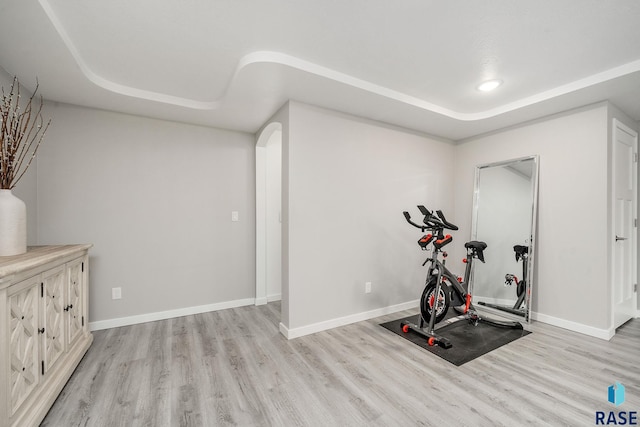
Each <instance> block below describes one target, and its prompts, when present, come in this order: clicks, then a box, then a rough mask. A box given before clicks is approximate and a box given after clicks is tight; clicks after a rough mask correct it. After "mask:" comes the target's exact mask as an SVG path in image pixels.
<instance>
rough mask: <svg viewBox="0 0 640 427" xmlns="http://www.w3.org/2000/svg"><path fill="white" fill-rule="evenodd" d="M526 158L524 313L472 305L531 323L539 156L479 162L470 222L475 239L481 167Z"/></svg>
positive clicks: (481, 309)
mask: <svg viewBox="0 0 640 427" xmlns="http://www.w3.org/2000/svg"><path fill="white" fill-rule="evenodd" d="M527 160H533V169H532V174H531V181H532V182H531V195H532V199H533V200H532V204H531V209H532V211H531V238H530V239H529V258H528V260H529V261H528V265H527V284H526V285H527V286H526V289H525V300H524V306H525V313H524V319H523V317H522V316H519V315H517V314H512V313H509V312H506V311H502V310H499V309H496V308H491V307H487V306H483V305H475V304H474V307H475V308H476V309H478V310H480V311H484V310H486V311H487V312H489V313H493V314H496V315H499V316H502V317H506V318H509V319H514V320H518V321H522V320H524V321H525V322H526V323H531V289H532V284H533V281H534V280H535V277H534V274H533V272H534V265H535V247H536V246H535V242H536V225H537V222H538V221H537V214H538V176H539V170H540V156H538V155H532V156H525V157H518V158H515V159H508V160H502V161H498V162H493V163H485V164H481V165H478V166H476V173H475V182H474V188H473V213H472V223H471V239H472V240H477V238H478V234H477V231H478V201H479V199H478V197H479V194H480V189H479V188H478V187H479V183H480V172H481V171H482V170H483V169H487V168H490V167H497V166H506V165H508V164H511V163H516V162H523V161H527ZM475 268H476V266H474V270H475ZM473 284H474V280H471V284H470V291H471V294H472V295H473Z"/></svg>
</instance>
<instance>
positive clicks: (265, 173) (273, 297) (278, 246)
mask: <svg viewBox="0 0 640 427" xmlns="http://www.w3.org/2000/svg"><path fill="white" fill-rule="evenodd" d="M281 206H282V125H281V124H280V123H277V122H274V123H270V124H268V125H267V126H266V127H265V128H264V130H263V131H262V132H261V133H260V136H259V137H258V141H257V143H256V305H261V304H266V303H267V302H269V301H277V300H280V299H281V292H282V225H281V224H282V220H281Z"/></svg>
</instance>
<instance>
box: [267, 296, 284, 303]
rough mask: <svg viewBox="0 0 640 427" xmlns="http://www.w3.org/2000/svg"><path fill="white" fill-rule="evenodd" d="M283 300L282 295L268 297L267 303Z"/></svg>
mask: <svg viewBox="0 0 640 427" xmlns="http://www.w3.org/2000/svg"><path fill="white" fill-rule="evenodd" d="M281 299H282V294H271V295H267V302H274V301H280V300H281Z"/></svg>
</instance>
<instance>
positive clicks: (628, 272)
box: [613, 120, 638, 328]
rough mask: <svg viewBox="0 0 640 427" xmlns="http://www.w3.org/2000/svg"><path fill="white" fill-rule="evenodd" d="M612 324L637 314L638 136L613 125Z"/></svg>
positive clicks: (616, 324)
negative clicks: (635, 287) (635, 225)
mask: <svg viewBox="0 0 640 427" xmlns="http://www.w3.org/2000/svg"><path fill="white" fill-rule="evenodd" d="M613 125H614V126H613V162H614V163H613V197H614V201H613V203H614V205H613V220H614V231H615V235H614V239H615V241H614V242H613V244H614V250H613V323H614V327H615V328H617V327H619V326H620V325H622V324H623V323H625V322H626V321H628V320H630V319H632V318H633V317H635V311H636V292H635V289H634V285H635V283H636V257H635V253H636V238H635V236H636V228H634V221H635V218H636V216H635V215H636V176H637V169H636V168H637V164H638V163H637V158H636V155H637V154H636V153H637V146H638V134H637V133H636V132H635V131H633V130H632V129H630V128H628V127H626V126H624V125H623V124H622V123H620V122H618V121H617V120H614V124H613Z"/></svg>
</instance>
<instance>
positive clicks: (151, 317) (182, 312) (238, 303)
mask: <svg viewBox="0 0 640 427" xmlns="http://www.w3.org/2000/svg"><path fill="white" fill-rule="evenodd" d="M255 302H256V300H255V298H245V299H239V300H234V301H225V302H220V303H215V304H207V305H199V306H196V307H185V308H178V309H175V310H167V311H158V312H155V313H146V314H139V315H136V316H128V317H120V318H117V319H108V320H98V321H96V322H89V330H90V331H99V330H101V329H110V328H119V327H121V326H129V325H137V324H139V323H147V322H154V321H156V320H165V319H173V318H176V317H182V316H189V315H191V314H199V313H208V312H210V311H218V310H224V309H227V308H235V307H243V306H245V305H254V304H255Z"/></svg>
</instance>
